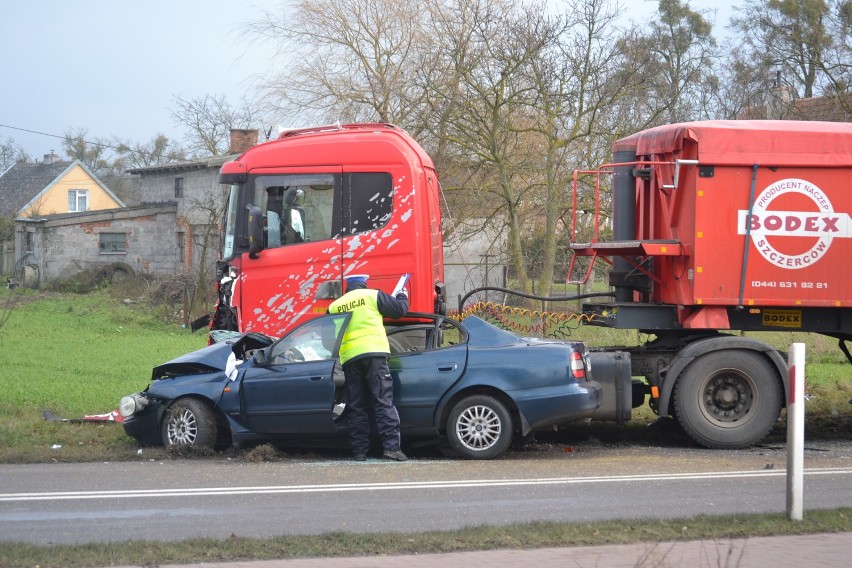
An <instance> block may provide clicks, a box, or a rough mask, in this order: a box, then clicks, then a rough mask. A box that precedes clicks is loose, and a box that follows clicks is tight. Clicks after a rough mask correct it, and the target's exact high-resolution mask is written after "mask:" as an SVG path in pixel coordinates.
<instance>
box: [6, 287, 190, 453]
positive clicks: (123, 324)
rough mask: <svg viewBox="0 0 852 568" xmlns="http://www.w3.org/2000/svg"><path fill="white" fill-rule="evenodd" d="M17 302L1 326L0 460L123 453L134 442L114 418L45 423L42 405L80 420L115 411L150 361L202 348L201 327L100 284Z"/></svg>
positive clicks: (138, 385) (145, 376) (144, 380)
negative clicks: (195, 329) (166, 317)
mask: <svg viewBox="0 0 852 568" xmlns="http://www.w3.org/2000/svg"><path fill="white" fill-rule="evenodd" d="M23 300H24V301H19V302H18V303H17V305H16V306H15V307H14V308H13V309H12V310H11V313H10V315H9V318H8V320H7V321H6V323H5V325H3V327H0V368H2V369H4V372H3V373H2V374H0V389H2V390H0V392H2V393H3V396H2V398H0V461H3V462H7V463H8V462H21V461H44V460H59V461H77V460H85V461H91V460H100V459H104V458H106V457H112V458H113V459H115V455H116V453H117V452H121V451H126V452H128V455H130V453H131V451H135V445H134V444H132V443H131V441H130V440H129V439H128V438H127V437H126V436H125V435H124V433H123V431H122V429H121V428H120V427H117V426H116V425H115V424H101V425H99V424H88V423H87V424H67V423H57V422H46V421H44V420H43V418H42V412H43V411H44V410H49V411H51V412H52V413H53V414H55V415H58V416H61V417H64V418H80V417H82V416H83V415H86V414H102V413H106V412H109V411H111V410H114V409H115V408H116V406H117V405H118V400H119V398H121V397H122V396H124V395H126V394H130V393H132V392H136V391H139V390H142V389H143V388H145V387H146V386H147V385H148V382H149V379H150V376H151V368H152V367H153V366H154V365H157V364H159V363H162V362H164V361H167V360H169V359H172V358H174V357H177V356H178V355H182V354H184V353H187V352H189V351H193V350H195V349H198V348H199V347H203V346H204V345H205V344H206V337H205V335H204V334H203V333H197V334H194V335H193V334H190V333H189V332H188V331H186V330H184V329H182V328H181V327H180V326H178V325H177V324H174V323H168V322H165V321H163V319H162V318H161V317H158V315H157V311H156V310H153V309H147V308H142V309H140V307H139V306H127V305H124V304H122V303H120V302H118V301H116V300H115V299H113V298H111V297H110V296H109V295H108V294H106V293H105V292H95V293H91V294H88V295H74V294H57V295H50V296H48V297H46V298H43V299H37V300H36V299H33V298H31V297H23ZM53 446H62V448H61V449H60V448H56V449H54V448H53ZM57 450H61V451H57Z"/></svg>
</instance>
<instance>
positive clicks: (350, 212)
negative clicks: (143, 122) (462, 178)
mask: <svg viewBox="0 0 852 568" xmlns="http://www.w3.org/2000/svg"><path fill="white" fill-rule="evenodd" d="M219 181H220V183H222V184H227V185H228V186H229V189H228V199H227V208H226V211H225V217H224V232H223V241H222V258H221V260H220V261H219V264H218V267H217V277H218V289H219V302H218V305H217V307H216V312H215V314H214V316H213V320H212V322H211V328H212V329H214V330H215V329H230V330H236V331H240V332H249V331H251V332H259V333H264V334H266V335H271V336H274V337H279V336H281V335H283V334H284V333H285V332H286V331H287V330H289V329H290V328H291V327H293V326H294V325H297V324H299V323H301V322H303V321H305V320H307V319H309V318H312V317H315V316H317V315H321V314H324V313H325V311H326V308H327V307H328V305H329V304H330V303H331V302H332V301H333V300H334V299H336V298H338V297H339V296H340V295H341V294H342V293H343V279H344V278H345V277H346V276H347V275H349V274H368V275H369V276H370V280H369V286H370V287H371V288H377V289H380V290H384V291H385V292H388V293H390V292H391V291H392V290H393V288H394V286H395V285H396V283H397V281H398V280H399V278H400V276H402V275H403V274H406V273H408V274H411V278H410V280H409V282H408V286H407V287H408V290H409V298H410V301H411V311H418V312H426V313H432V312H434V313H443V312H444V311H445V306H446V297H445V295H446V294H445V288H444V271H443V241H442V234H441V211H440V188H439V186H438V178H437V176H436V174H435V167H434V165H433V163H432V160H431V159H430V158H429V156H428V155H427V154H426V152H425V151H424V150H423V149H422V148H421V147H420V145H419V144H417V142H416V141H414V139H413V138H411V136H409V135H408V134H407V133H406V132H405V131H403V130H401V129H399V128H397V127H396V126H393V125H390V124H347V125H339V126H331V127H319V128H312V129H303V130H293V131H287V132H284V133H283V134H282V135H281V136H280V138H279V139H277V140H274V141H270V142H266V143H263V144H259V145H257V146H254V147H253V148H251V149H249V150H248V151H246V152H245V153H244V154H242V155H241V156H240V157H239V158H237V159H236V160H235V161H233V162H228V163H226V164H224V165H223V166H222V169H221V172H220V176H219Z"/></svg>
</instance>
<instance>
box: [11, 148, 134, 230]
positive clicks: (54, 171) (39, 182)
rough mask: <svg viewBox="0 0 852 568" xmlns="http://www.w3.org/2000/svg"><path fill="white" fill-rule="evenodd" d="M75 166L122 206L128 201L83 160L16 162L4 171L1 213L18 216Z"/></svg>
mask: <svg viewBox="0 0 852 568" xmlns="http://www.w3.org/2000/svg"><path fill="white" fill-rule="evenodd" d="M74 166H80V167H81V168H83V170H85V172H86V173H87V174H89V176H91V178H92V179H93V180H94V181H95V183H97V184H98V185H99V186H100V187H101V189H103V190H104V191H105V192H106V193H107V194H108V195H109V196H110V197H112V198H113V199H114V200H115V201H116V202H117V203H118V204H119V205H121V206H122V207H124V203H123V202H122V201H121V200H120V199H119V198H118V197H116V195H115V194H113V192H112V191H110V190H109V188H108V187H107V186H105V185H104V184H103V183H102V182H101V180H99V179H98V178H97V176H96V175H95V174H93V173H92V171H91V170H89V168H87V167H86V165H85V164H84V163H83V162H81V161H80V160H74V161H73V162H54V163H52V164H45V163H38V164H24V163H21V164H15V165H14V166H12V167H11V168H9V169H8V170H6V171H5V172H4V173H3V174H0V215H15V216H16V215H18V213H20V211H21V210H22V209H25V208H26V207H27V206H29V205H30V204H31V203H33V202H34V201H35V200H36V199H38V198H39V196H41V195H42V194H43V193H45V192H46V191H48V190H49V189H50V188H51V187H52V186H53V185H54V184H55V183H56V182H57V180H59V179H60V178H61V177H62V176H64V175H65V174H66V173H67V172H69V171H70V170H71V168H73V167H74Z"/></svg>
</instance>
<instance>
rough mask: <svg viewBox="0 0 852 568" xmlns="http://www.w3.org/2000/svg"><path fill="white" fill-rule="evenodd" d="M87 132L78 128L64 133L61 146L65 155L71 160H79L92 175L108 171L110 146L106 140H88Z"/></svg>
mask: <svg viewBox="0 0 852 568" xmlns="http://www.w3.org/2000/svg"><path fill="white" fill-rule="evenodd" d="M88 133H89V131H88V130H86V129H85V128H78V129H77V130H76V131H75V130H73V129H69V130H68V131H67V132H66V133H65V138H64V140H63V146H64V150H65V154H66V155H67V156H68V158H70V159H71V160H80V161H81V162H83V163H84V164H85V165H86V167H87V168H89V169H90V170H92V171H93V172H94V173H96V174H97V173H99V172H100V171H102V170H105V169H109V167H110V163H109V158H110V157H111V152H112V144H111V143H110V142H109V141H108V140H104V139H100V138H92V139H90V138H89V136H88Z"/></svg>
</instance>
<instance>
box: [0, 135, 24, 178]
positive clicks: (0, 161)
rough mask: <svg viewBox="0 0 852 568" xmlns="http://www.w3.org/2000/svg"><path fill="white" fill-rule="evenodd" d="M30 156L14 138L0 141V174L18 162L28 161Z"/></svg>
mask: <svg viewBox="0 0 852 568" xmlns="http://www.w3.org/2000/svg"><path fill="white" fill-rule="evenodd" d="M29 160H30V157H29V156H28V155H27V152H26V151H25V150H24V148H23V146H21V145H20V144H17V143H16V142H15V139H14V138H6V140H4V141H0V174H2V173H3V172H5V171H6V170H7V169H9V168H10V167H12V166H14V165H15V164H16V163H18V162H28V161H29Z"/></svg>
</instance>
